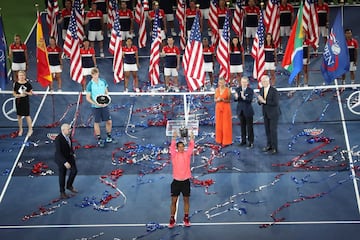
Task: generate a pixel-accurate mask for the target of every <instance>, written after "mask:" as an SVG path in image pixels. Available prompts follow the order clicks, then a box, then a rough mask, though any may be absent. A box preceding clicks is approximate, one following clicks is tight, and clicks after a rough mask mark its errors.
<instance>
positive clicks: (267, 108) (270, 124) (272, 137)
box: [258, 75, 280, 154]
mask: <svg viewBox="0 0 360 240" xmlns="http://www.w3.org/2000/svg"><path fill="white" fill-rule="evenodd" d="M261 84H262V88H261V89H260V95H258V103H259V104H260V105H262V111H263V116H264V126H265V133H266V140H267V145H266V147H264V148H263V152H268V153H270V154H277V153H278V137H277V125H278V120H279V115H280V107H279V93H278V91H277V90H276V88H274V87H272V86H270V78H269V76H267V75H264V76H262V78H261Z"/></svg>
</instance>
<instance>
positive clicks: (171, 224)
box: [168, 217, 175, 228]
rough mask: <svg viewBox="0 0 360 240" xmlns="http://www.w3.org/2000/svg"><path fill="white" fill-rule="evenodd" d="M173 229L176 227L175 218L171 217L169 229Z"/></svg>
mask: <svg viewBox="0 0 360 240" xmlns="http://www.w3.org/2000/svg"><path fill="white" fill-rule="evenodd" d="M173 227H175V218H174V217H171V218H170V222H169V225H168V228H173Z"/></svg>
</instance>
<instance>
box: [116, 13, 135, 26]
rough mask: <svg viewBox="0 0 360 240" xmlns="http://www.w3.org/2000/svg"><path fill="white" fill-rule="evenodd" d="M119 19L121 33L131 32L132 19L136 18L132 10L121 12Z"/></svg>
mask: <svg viewBox="0 0 360 240" xmlns="http://www.w3.org/2000/svg"><path fill="white" fill-rule="evenodd" d="M119 18H120V25H121V31H130V24H131V19H133V18H134V15H133V13H132V11H131V10H130V9H126V10H119Z"/></svg>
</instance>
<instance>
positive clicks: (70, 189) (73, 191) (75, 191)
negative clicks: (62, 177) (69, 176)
mask: <svg viewBox="0 0 360 240" xmlns="http://www.w3.org/2000/svg"><path fill="white" fill-rule="evenodd" d="M67 189H68V190H69V191H70V192H72V193H78V192H79V191H78V190H76V189H75V188H73V187H71V188H67Z"/></svg>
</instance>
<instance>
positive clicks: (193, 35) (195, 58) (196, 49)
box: [183, 12, 205, 91]
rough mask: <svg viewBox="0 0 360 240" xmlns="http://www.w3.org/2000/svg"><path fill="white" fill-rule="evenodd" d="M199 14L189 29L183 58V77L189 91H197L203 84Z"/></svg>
mask: <svg viewBox="0 0 360 240" xmlns="http://www.w3.org/2000/svg"><path fill="white" fill-rule="evenodd" d="M199 18H200V15H199V12H198V13H197V14H196V17H195V20H194V23H193V25H192V27H191V32H190V37H189V40H188V42H187V45H186V49H185V54H184V57H183V67H184V75H185V79H186V82H187V85H188V88H189V90H190V91H194V90H196V89H199V88H200V87H201V86H203V85H204V83H205V69H204V57H203V47H202V42H201V34H200V23H199Z"/></svg>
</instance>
